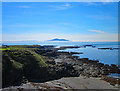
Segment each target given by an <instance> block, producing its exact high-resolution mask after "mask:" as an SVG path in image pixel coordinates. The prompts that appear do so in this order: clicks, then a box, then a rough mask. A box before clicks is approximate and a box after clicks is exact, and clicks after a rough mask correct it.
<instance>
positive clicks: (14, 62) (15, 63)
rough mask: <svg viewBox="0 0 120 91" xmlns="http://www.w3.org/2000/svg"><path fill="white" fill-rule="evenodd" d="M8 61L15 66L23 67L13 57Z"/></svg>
mask: <svg viewBox="0 0 120 91" xmlns="http://www.w3.org/2000/svg"><path fill="white" fill-rule="evenodd" d="M10 61H11V62H13V65H14V66H15V68H22V67H23V64H21V63H19V62H17V61H14V60H13V59H11V60H10Z"/></svg>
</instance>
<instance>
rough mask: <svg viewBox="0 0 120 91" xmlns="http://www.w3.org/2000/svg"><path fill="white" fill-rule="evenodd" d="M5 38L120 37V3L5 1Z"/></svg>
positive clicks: (111, 39) (76, 38)
mask: <svg viewBox="0 0 120 91" xmlns="http://www.w3.org/2000/svg"><path fill="white" fill-rule="evenodd" d="M2 35H3V41H21V40H38V41H45V40H49V39H53V38H65V39H69V40H71V41H116V40H117V37H118V36H117V35H118V3H115V2H114V3H113V2H112V3H110V2H107V3H105V2H104V3H103V2H101V3H100V2H99V3H93V2H86V3H85V2H76V3H75V2H56V3H55V2H36V3H35V2H18V3H17V2H3V4H2Z"/></svg>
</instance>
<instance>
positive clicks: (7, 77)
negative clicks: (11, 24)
mask: <svg viewBox="0 0 120 91" xmlns="http://www.w3.org/2000/svg"><path fill="white" fill-rule="evenodd" d="M2 56H3V69H2V70H3V86H8V85H10V84H15V85H16V84H17V83H18V82H20V81H21V80H22V77H23V76H26V77H29V76H31V77H29V79H30V78H34V76H35V77H40V76H41V75H42V74H41V70H45V69H46V68H47V67H48V65H47V64H46V63H45V62H46V60H45V58H44V57H43V56H41V55H39V54H37V53H35V52H34V48H25V47H23V46H22V47H16V46H11V47H8V48H3V49H2ZM37 73H39V74H38V75H37V76H36V74H37ZM17 81H18V82H17Z"/></svg>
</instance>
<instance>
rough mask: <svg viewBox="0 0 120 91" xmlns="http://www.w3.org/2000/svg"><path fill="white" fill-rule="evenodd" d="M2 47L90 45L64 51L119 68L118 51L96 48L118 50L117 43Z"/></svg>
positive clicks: (43, 43)
mask: <svg viewBox="0 0 120 91" xmlns="http://www.w3.org/2000/svg"><path fill="white" fill-rule="evenodd" d="M3 44H4V45H54V46H55V47H57V48H58V47H61V46H84V45H92V46H95V47H92V46H87V47H81V48H68V49H65V50H60V51H66V52H82V53H83V54H75V55H77V56H79V58H89V59H90V60H99V62H100V63H104V64H108V65H111V64H115V65H117V66H119V68H120V62H119V54H120V53H119V49H114V50H103V49H98V48H119V46H120V43H119V42H50V41H44V42H30V41H28V42H5V43H3ZM110 76H112V77H115V78H120V75H119V74H111V75H110Z"/></svg>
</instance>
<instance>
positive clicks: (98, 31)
mask: <svg viewBox="0 0 120 91" xmlns="http://www.w3.org/2000/svg"><path fill="white" fill-rule="evenodd" d="M88 31H90V32H96V33H105V32H104V31H100V30H88Z"/></svg>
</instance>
